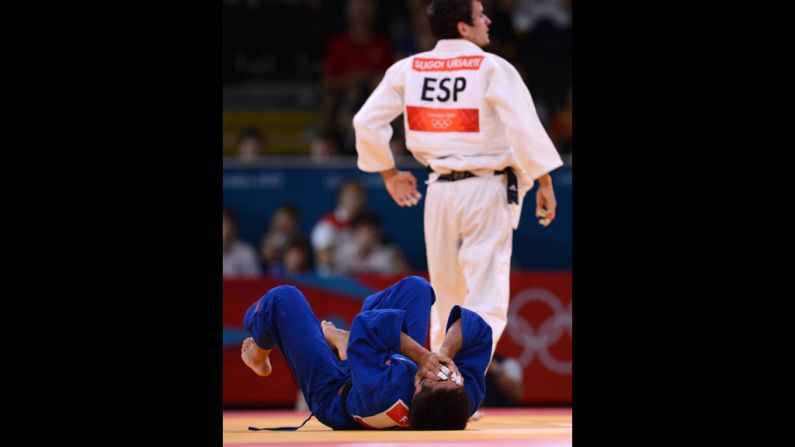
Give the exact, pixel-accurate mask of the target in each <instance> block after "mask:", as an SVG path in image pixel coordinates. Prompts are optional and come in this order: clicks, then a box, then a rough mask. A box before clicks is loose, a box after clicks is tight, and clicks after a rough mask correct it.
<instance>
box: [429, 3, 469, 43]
mask: <svg viewBox="0 0 795 447" xmlns="http://www.w3.org/2000/svg"><path fill="white" fill-rule="evenodd" d="M476 1H477V0H476ZM426 13H427V15H428V22H429V23H430V25H431V31H433V35H434V36H436V38H437V39H459V38H461V34H459V33H458V22H464V23H466V24H468V25H474V24H475V22H474V21H473V20H472V0H433V1H432V2H431V4H430V5H428V9H427V11H426Z"/></svg>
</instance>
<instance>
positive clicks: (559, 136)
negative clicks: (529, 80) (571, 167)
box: [549, 86, 572, 163]
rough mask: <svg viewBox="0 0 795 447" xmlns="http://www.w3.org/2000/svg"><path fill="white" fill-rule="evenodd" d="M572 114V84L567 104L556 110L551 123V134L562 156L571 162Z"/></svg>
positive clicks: (567, 161) (567, 96) (568, 92)
mask: <svg viewBox="0 0 795 447" xmlns="http://www.w3.org/2000/svg"><path fill="white" fill-rule="evenodd" d="M571 118H572V114H571V86H569V89H568V91H567V92H566V105H565V106H563V107H562V108H560V109H558V111H557V112H555V116H553V117H552V123H551V124H550V130H549V136H550V138H552V141H553V142H554V143H555V147H556V148H557V149H558V152H560V155H561V157H562V158H563V160H564V161H565V162H566V163H570V162H571V140H572V126H571V125H572V120H571Z"/></svg>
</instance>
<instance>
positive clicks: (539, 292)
mask: <svg viewBox="0 0 795 447" xmlns="http://www.w3.org/2000/svg"><path fill="white" fill-rule="evenodd" d="M534 302H539V303H541V304H542V305H545V306H546V307H548V308H549V309H551V310H552V315H551V316H549V317H548V318H546V319H545V320H544V321H543V322H541V323H540V324H536V326H537V327H534V326H533V324H531V323H530V322H529V321H527V318H525V317H524V316H523V315H522V313H521V311H522V308H523V307H525V306H527V305H528V304H530V303H534ZM571 330H572V328H571V302H569V305H568V306H564V305H563V303H562V302H561V300H560V299H559V298H558V297H557V296H556V295H555V294H554V293H552V292H550V291H549V290H546V289H542V288H530V289H526V290H523V291H522V292H520V293H518V294H516V295H515V296H514V297H513V298H511V305H510V309H509V311H508V327H507V332H508V336H509V337H510V338H511V339H512V340H513V341H514V342H515V343H516V344H517V345H518V346H519V347H520V348H522V349H523V351H522V353H521V354H520V355H519V363H521V364H522V366H523V367H525V368H526V367H527V366H528V365H529V364H530V363H531V362H532V361H533V359H534V358H538V360H539V362H541V364H542V365H544V367H545V368H546V369H548V370H549V371H551V372H554V373H557V374H562V375H569V374H571V366H572V365H571V359H570V358H569V359H564V358H558V357H556V356H555V355H553V353H552V352H551V351H550V350H551V349H552V348H553V347H554V346H556V345H557V344H558V343H562V342H564V341H563V340H562V339H563V336H564V334H568V336H569V340H571V335H572V333H571Z"/></svg>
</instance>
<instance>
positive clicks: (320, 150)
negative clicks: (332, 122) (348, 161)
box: [309, 131, 339, 163]
mask: <svg viewBox="0 0 795 447" xmlns="http://www.w3.org/2000/svg"><path fill="white" fill-rule="evenodd" d="M337 155H339V150H338V149H337V140H336V139H335V138H334V134H333V133H332V132H330V131H325V132H323V133H321V134H320V135H318V136H316V137H314V138H313V139H312V141H311V142H310V143H309V159H310V160H311V161H312V162H313V163H323V162H325V161H328V160H329V159H330V158H332V157H335V156H337Z"/></svg>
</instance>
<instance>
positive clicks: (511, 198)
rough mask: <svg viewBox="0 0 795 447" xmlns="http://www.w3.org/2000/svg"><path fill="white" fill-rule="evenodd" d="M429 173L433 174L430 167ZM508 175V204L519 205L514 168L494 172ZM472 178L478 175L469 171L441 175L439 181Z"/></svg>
mask: <svg viewBox="0 0 795 447" xmlns="http://www.w3.org/2000/svg"><path fill="white" fill-rule="evenodd" d="M428 172H433V169H431V167H430V166H428ZM502 174H506V175H507V176H508V183H507V185H506V187H507V188H508V189H507V191H508V203H509V204H510V203H516V204H518V203H519V187H518V184H517V181H516V174H514V172H513V168H511V167H510V166H509V167H507V168H505V169H503V170H502V171H494V175H502ZM470 177H477V175H475V174H473V173H471V172H469V171H451V172H450V173H449V174H439V178H437V180H438V181H442V182H455V181H458V180H464V179H467V178H470Z"/></svg>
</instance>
